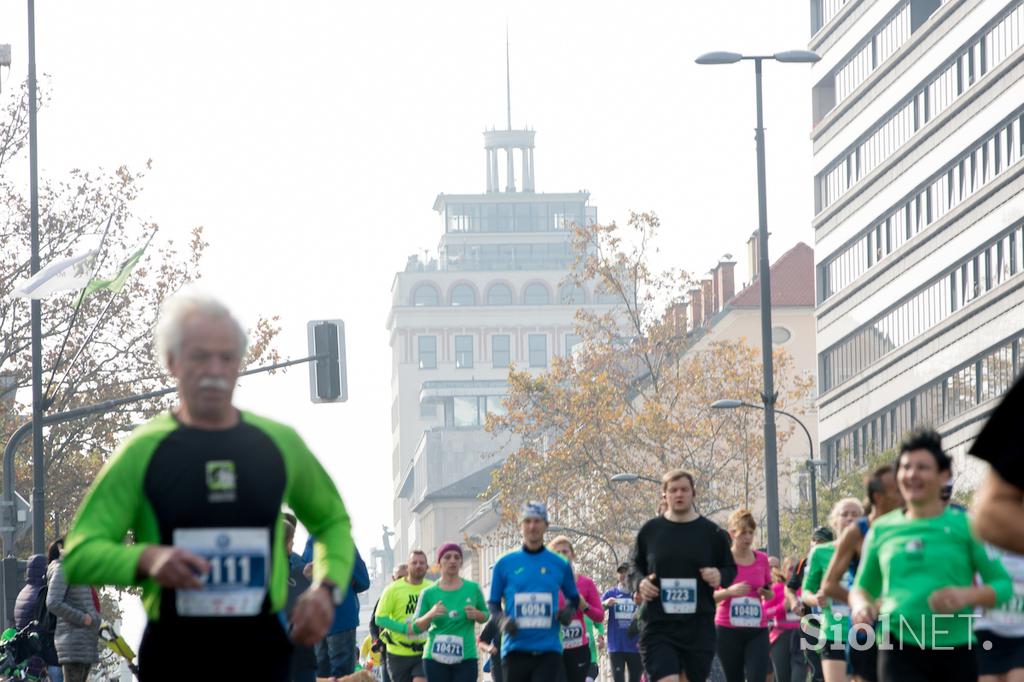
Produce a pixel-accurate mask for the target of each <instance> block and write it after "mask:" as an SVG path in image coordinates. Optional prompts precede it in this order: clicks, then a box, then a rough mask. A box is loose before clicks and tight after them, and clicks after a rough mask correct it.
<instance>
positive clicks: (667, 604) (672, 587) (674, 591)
mask: <svg viewBox="0 0 1024 682" xmlns="http://www.w3.org/2000/svg"><path fill="white" fill-rule="evenodd" d="M661 607H662V608H663V609H664V610H665V613H673V614H677V613H697V579H696V578H662V579H661Z"/></svg>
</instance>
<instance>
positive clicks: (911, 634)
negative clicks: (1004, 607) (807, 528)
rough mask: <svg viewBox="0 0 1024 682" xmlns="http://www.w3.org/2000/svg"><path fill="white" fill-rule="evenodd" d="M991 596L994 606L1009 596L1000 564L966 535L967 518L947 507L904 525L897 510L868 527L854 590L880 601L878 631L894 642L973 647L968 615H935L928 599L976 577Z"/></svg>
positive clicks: (964, 612)
mask: <svg viewBox="0 0 1024 682" xmlns="http://www.w3.org/2000/svg"><path fill="white" fill-rule="evenodd" d="M976 573H977V574H979V575H980V576H981V579H982V582H983V583H984V584H985V585H988V586H989V587H991V588H992V589H993V590H995V593H996V604H1002V603H1003V602H1005V601H1007V600H1008V599H1009V598H1010V597H1012V596H1013V581H1012V580H1011V579H1010V576H1009V574H1008V573H1007V572H1006V569H1005V568H1004V567H1003V565H1002V563H1001V562H1000V561H999V560H998V559H996V558H993V557H991V556H989V554H988V552H986V551H985V546H984V544H982V543H981V542H979V541H978V539H977V538H975V537H974V536H973V535H972V534H971V529H970V525H969V524H968V519H967V514H965V513H964V512H963V511H962V510H960V509H956V508H953V507H947V508H946V510H945V511H943V512H942V513H941V514H939V515H938V516H933V517H931V518H927V519H908V518H907V517H906V516H904V513H903V510H902V509H896V510H894V511H891V512H889V513H888V514H886V515H885V516H882V517H881V518H878V519H876V520H875V522H874V523H872V524H871V529H870V530H869V531H868V534H867V537H865V538H864V547H863V548H862V549H861V558H860V566H859V567H858V568H857V576H856V578H855V579H854V587H859V588H861V589H863V590H865V591H866V592H867V593H868V594H869V595H871V596H872V597H874V598H876V599H877V598H878V597H881V598H882V607H881V609H880V611H879V612H880V620H881V621H882V629H883V631H888V632H890V633H891V634H892V637H893V640H894V641H900V642H904V643H906V644H908V645H913V646H917V647H921V646H922V645H923V646H924V647H926V648H940V647H955V646H965V645H967V644H969V643H972V642H974V641H975V638H974V633H973V632H972V628H971V626H972V625H973V620H974V618H973V617H972V612H973V609H972V608H971V607H967V608H965V609H963V610H962V611H959V612H957V614H943V615H937V616H936V618H935V620H934V621H933V619H932V616H933V612H932V610H931V609H930V608H929V607H928V597H929V596H930V595H931V594H932V592H934V591H935V590H938V589H941V588H943V587H971V586H972V585H974V577H975V574H976Z"/></svg>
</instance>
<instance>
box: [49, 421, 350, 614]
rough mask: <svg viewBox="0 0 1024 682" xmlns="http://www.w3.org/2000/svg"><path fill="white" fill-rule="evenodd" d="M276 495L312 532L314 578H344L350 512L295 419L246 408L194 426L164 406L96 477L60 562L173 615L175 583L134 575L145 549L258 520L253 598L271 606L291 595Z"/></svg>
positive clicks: (150, 609)
mask: <svg viewBox="0 0 1024 682" xmlns="http://www.w3.org/2000/svg"><path fill="white" fill-rule="evenodd" d="M282 505H287V506H289V507H290V508H291V509H293V510H294V511H295V515H296V516H297V517H298V519H299V520H300V521H301V522H302V523H303V525H305V526H306V528H307V529H308V530H309V532H310V533H311V534H312V535H315V536H316V538H317V543H316V545H315V548H314V552H313V577H314V579H315V580H320V579H322V578H330V580H331V581H333V582H334V583H335V584H337V585H348V583H349V580H350V577H351V574H352V566H353V563H354V558H355V545H354V544H353V542H352V537H351V534H350V528H351V524H350V522H349V516H348V513H347V512H346V511H345V505H344V504H343V503H342V501H341V497H340V496H339V495H338V491H337V489H336V488H335V486H334V483H333V482H332V481H331V478H330V477H329V476H328V475H327V472H325V471H324V469H323V467H322V466H321V465H320V463H319V462H318V461H317V459H316V457H315V456H314V455H313V453H312V452H310V451H309V448H307V447H306V444H305V443H304V442H303V441H302V439H301V438H300V437H299V435H298V434H297V433H296V432H295V430H294V429H292V428H290V427H287V426H284V425H283V424H279V423H277V422H274V421H271V420H269V419H266V418H263V417H259V416H257V415H254V414H252V413H249V412H244V411H243V412H240V413H239V421H238V424H236V425H235V426H233V427H231V428H229V429H222V430H205V429H197V428H192V427H189V426H185V425H183V424H181V422H179V421H178V420H177V419H176V418H175V417H174V415H172V414H171V413H170V412H166V413H163V414H160V415H158V416H156V417H154V418H153V419H151V420H150V421H149V422H147V423H145V424H143V425H142V426H140V427H138V428H136V429H135V430H134V431H133V432H132V433H131V434H130V435H129V436H128V438H127V439H126V440H125V441H124V442H123V443H122V444H121V446H120V448H119V449H118V450H117V452H115V453H114V455H113V456H112V457H111V458H110V460H109V461H108V462H107V463H106V465H105V466H104V467H103V469H102V470H101V471H100V473H99V475H98V476H97V477H96V480H95V481H94V482H93V484H92V487H91V488H90V490H89V492H88V494H87V495H86V497H85V501H84V502H83V503H82V506H81V508H80V509H79V510H78V514H77V516H76V518H75V521H74V523H73V525H72V527H71V531H70V532H69V533H68V535H67V541H66V543H65V551H66V554H65V556H64V570H65V572H66V573H67V578H68V582H69V583H75V584H79V585H119V586H133V585H141V586H142V600H143V603H144V605H145V608H146V615H147V616H148V617H149V618H150V620H161V619H162V620H169V619H174V618H176V617H178V614H177V606H176V604H175V591H174V590H170V589H163V588H161V587H160V586H159V585H158V584H157V583H156V581H154V580H152V579H150V578H145V579H140V577H139V576H138V573H137V570H138V563H139V557H140V556H141V555H142V552H143V550H144V549H146V547H149V546H151V545H158V544H159V545H171V544H173V538H174V535H175V534H176V532H182V531H184V532H186V533H195V532H196V531H199V532H203V531H210V532H212V533H217V534H221V531H224V530H227V531H228V533H231V532H234V531H237V530H238V529H246V531H247V532H249V531H250V529H255V531H256V532H257V533H260V534H262V536H263V537H268V536H269V543H268V544H267V545H266V548H267V549H266V550H264V553H265V554H266V553H269V555H268V556H266V557H265V563H264V562H262V561H261V569H260V577H262V578H263V580H264V581H265V588H266V593H267V594H266V599H265V600H264V602H263V604H262V607H259V606H257V607H255V608H258V609H259V611H260V612H261V613H272V612H277V611H280V610H281V609H283V608H284V605H285V601H286V599H287V596H288V557H287V555H286V553H285V547H284V519H283V517H282V515H281V507H282ZM129 530H131V531H133V533H134V536H135V543H134V544H130V545H129V544H125V543H124V539H125V535H126V534H127V533H128V531H129ZM219 537H226V536H225V535H223V534H221V535H219ZM230 566H231V567H232V568H233V567H234V564H230ZM220 568H221V567H220V566H218V567H216V568H215V567H214V566H212V565H211V573H212V572H213V571H214V570H217V569H220ZM224 570H225V572H226V571H227V570H228V569H227V568H224ZM189 592H193V591H191V590H190V591H189Z"/></svg>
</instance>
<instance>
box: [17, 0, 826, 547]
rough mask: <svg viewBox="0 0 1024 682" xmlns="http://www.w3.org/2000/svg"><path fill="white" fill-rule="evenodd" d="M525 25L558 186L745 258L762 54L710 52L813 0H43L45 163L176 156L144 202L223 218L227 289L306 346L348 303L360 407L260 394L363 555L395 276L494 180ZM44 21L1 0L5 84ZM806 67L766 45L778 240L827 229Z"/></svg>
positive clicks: (181, 234) (382, 481)
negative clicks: (448, 215)
mask: <svg viewBox="0 0 1024 682" xmlns="http://www.w3.org/2000/svg"><path fill="white" fill-rule="evenodd" d="M506 22H507V24H508V27H509V32H510V36H511V53H512V58H511V63H512V119H513V127H522V126H523V125H528V126H530V127H531V128H534V129H535V130H537V140H536V142H537V149H536V152H535V159H536V169H537V170H536V184H537V189H538V191H548V192H565V191H575V190H578V189H588V190H589V191H590V192H591V194H592V196H591V203H592V204H593V205H596V206H597V207H598V216H599V218H600V219H601V220H602V221H604V222H607V221H610V220H617V221H619V222H622V223H624V222H625V221H626V219H627V217H628V214H629V211H630V210H631V209H632V210H638V211H643V210H653V211H656V212H657V213H658V214H659V215H660V217H661V219H662V225H663V238H662V240H661V254H660V255H659V258H661V259H663V260H662V262H661V263H660V265H661V266H663V267H667V266H676V267H682V268H685V269H687V270H689V271H691V272H693V273H695V274H701V273H704V272H706V271H707V270H708V269H710V268H711V267H712V266H713V265H714V264H715V262H717V259H718V258H719V257H720V256H721V255H722V254H724V253H727V252H728V253H732V254H734V255H735V256H736V258H737V259H738V260H739V262H740V265H739V267H738V268H737V273H738V277H739V279H741V280H743V279H745V278H746V252H745V242H746V239H747V237H748V236H749V235H750V233H751V231H753V230H754V229H755V228H756V224H757V198H756V183H755V178H756V175H755V165H754V162H755V157H754V143H753V127H754V89H753V83H754V78H753V66H752V64H750V63H741V64H737V65H732V66H717V67H701V66H697V65H695V64H694V62H693V60H694V58H695V57H697V56H698V55H699V54H701V53H703V52H706V51H710V50H719V49H721V50H734V51H741V52H745V53H747V54H754V53H772V52H777V51H781V50H787V49H801V48H805V47H806V45H807V41H808V37H809V30H810V27H809V25H810V20H809V16H808V4H807V2H805V1H804V0H799V1H797V0H731V1H730V2H697V1H696V0H683V1H681V2H673V3H668V2H650V1H641V2H633V3H630V4H629V6H628V8H627V6H626V5H624V4H623V3H611V2H603V3H595V2H592V1H591V2H575V1H574V2H567V1H560V2H538V1H534V0H528V1H524V2H519V3H501V4H499V3H496V2H489V1H487V2H484V1H481V0H475V1H466V2H434V3H422V2H408V1H404V0H403V1H400V2H388V3H375V2H363V3H349V2H345V3H342V2H327V1H323V2H307V1H300V0H293V1H291V2H287V3H285V2H251V1H250V2H229V1H226V0H218V2H177V3H168V2H151V1H137V2H131V3H126V2H112V1H108V2H103V1H99V0H73V1H72V0H64V1H57V0H53V1H50V2H40V3H37V6H36V44H37V48H36V49H37V65H38V66H37V68H38V71H39V72H40V73H41V74H42V73H46V74H49V95H50V97H51V100H50V103H49V105H48V106H47V107H46V108H45V109H44V110H43V111H42V112H41V114H40V117H39V150H40V163H41V168H42V173H43V174H44V175H46V176H50V177H55V178H57V177H61V176H62V175H64V174H65V173H66V172H67V171H68V170H69V169H71V168H76V167H78V168H83V169H94V168H97V167H103V168H106V169H113V168H116V167H117V166H118V165H120V164H128V165H129V166H132V167H135V168H141V167H142V165H143V164H144V162H145V160H146V159H147V158H152V159H153V160H154V168H153V170H152V172H151V173H150V174H149V176H148V178H147V179H146V180H145V182H144V192H143V194H142V197H141V199H140V200H139V201H138V202H137V205H136V207H135V208H136V212H137V214H138V215H140V216H141V217H143V218H146V219H152V220H155V221H156V222H158V223H159V224H160V225H161V235H160V238H163V239H166V238H173V239H175V240H176V241H177V242H179V243H181V242H183V241H184V240H185V238H186V236H187V234H188V231H189V230H190V229H191V228H192V227H193V226H195V225H204V226H205V227H206V237H207V239H208V240H209V241H210V243H211V246H210V248H209V250H208V257H207V258H206V259H205V261H204V263H203V272H204V280H205V287H206V288H207V289H208V290H209V291H211V292H213V293H215V294H217V295H219V296H220V297H222V298H224V299H225V300H226V301H227V302H229V304H231V305H232V306H233V307H234V308H235V310H236V312H237V313H238V314H239V315H240V316H241V317H242V318H243V320H252V319H254V318H255V316H256V315H258V314H263V315H270V314H279V315H281V317H282V321H283V323H284V327H285V330H284V332H283V333H282V335H281V336H280V339H279V342H278V347H279V349H280V350H281V351H282V352H283V354H285V355H288V356H290V357H301V356H302V355H304V354H305V346H306V336H305V334H306V332H305V323H306V321H307V320H309V319H314V318H335V317H338V318H343V319H344V320H345V322H346V328H347V337H348V338H347V342H348V368H349V392H350V400H349V402H348V403H347V404H341V405H312V404H311V403H309V400H308V377H307V372H306V370H305V369H304V368H299V369H297V370H293V371H291V372H289V373H288V375H287V376H285V377H282V376H281V375H278V376H275V377H263V378H258V379H248V380H245V382H244V384H243V387H242V389H241V390H240V391H239V393H238V402H239V404H240V405H242V406H243V407H247V408H249V409H253V410H256V411H259V412H262V413H265V414H267V415H268V416H272V417H275V418H278V419H281V420H283V421H286V422H289V423H291V424H293V425H295V426H297V427H298V428H299V430H300V432H301V433H302V434H303V435H304V436H305V437H306V439H307V440H308V442H309V443H310V445H311V446H312V448H313V450H314V451H315V452H316V453H317V454H318V455H319V456H320V457H321V459H322V460H323V461H324V462H325V464H326V465H327V466H328V468H329V470H330V471H331V473H332V474H333V476H334V478H335V480H336V482H337V484H338V486H339V487H340V489H341V491H342V494H343V495H344V497H345V500H346V503H347V505H348V507H349V511H350V513H351V514H352V516H353V522H354V530H355V534H356V539H357V542H358V544H359V546H360V549H361V550H362V551H363V552H364V555H365V554H366V553H368V551H369V549H370V547H371V546H373V545H375V544H379V541H380V530H381V524H385V523H386V524H389V525H390V523H391V521H392V518H391V498H392V485H391V471H390V466H391V464H390V463H391V449H392V445H391V433H390V406H391V395H390V390H391V389H390V380H391V361H390V350H389V347H388V336H387V332H386V330H385V328H384V323H385V318H386V316H387V313H388V309H389V306H390V302H391V298H390V288H391V282H392V278H393V276H394V273H395V272H396V271H398V270H400V269H402V268H403V267H404V265H405V261H406V257H407V256H408V255H410V254H412V253H415V252H422V251H423V250H424V249H431V250H433V249H434V247H435V246H436V244H437V240H438V238H439V236H440V230H441V225H440V219H439V217H438V216H437V214H435V213H434V212H433V211H432V210H431V206H432V204H433V201H434V197H435V196H436V195H437V194H438V193H439V192H446V193H472V192H481V191H483V189H484V182H485V175H484V153H483V140H482V136H481V134H480V133H481V132H482V131H483V130H484V129H485V128H489V127H502V128H503V127H504V125H505V42H504V39H505V26H506ZM26 41H27V32H26V14H25V2H24V1H21V2H13V1H12V0H5V1H4V2H0V43H10V44H11V45H12V50H13V55H14V58H13V65H12V67H11V69H10V70H9V71H8V70H7V69H0V79H2V82H3V87H4V88H5V89H6V88H8V87H12V86H13V85H14V84H15V83H17V82H18V81H20V80H22V79H24V78H25V76H26V74H27V51H26ZM808 74H809V68H808V67H807V66H805V65H798V64H796V65H794V64H790V65H781V64H772V63H769V64H766V66H765V80H764V85H765V125H766V127H767V140H768V144H767V154H768V211H769V228H770V230H771V232H772V235H773V236H772V240H771V247H770V253H771V256H772V259H773V260H774V258H775V257H777V256H778V255H780V254H781V253H782V252H783V251H784V250H786V249H788V248H789V247H791V246H792V245H793V244H794V243H795V242H797V241H799V240H803V241H806V242H807V243H813V242H812V239H813V234H812V230H811V227H810V220H811V215H812V193H811V170H810V160H811V148H810V142H809V139H808V133H809V131H810V128H811V121H810V111H811V106H810V85H811V84H810V82H809V75H808ZM26 165H27V162H26ZM25 191H26V193H27V187H26V190H25Z"/></svg>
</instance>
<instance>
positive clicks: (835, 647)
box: [819, 639, 846, 663]
mask: <svg viewBox="0 0 1024 682" xmlns="http://www.w3.org/2000/svg"><path fill="white" fill-rule="evenodd" d="M819 653H821V660H823V661H842V662H843V663H846V645H845V644H843V643H841V642H833V641H832V640H829V639H826V640H825V646H823V647H822V648H821V651H820V652H819Z"/></svg>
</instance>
